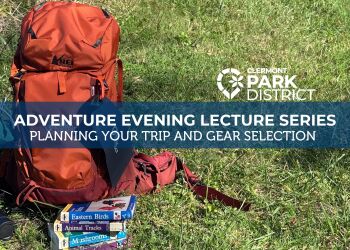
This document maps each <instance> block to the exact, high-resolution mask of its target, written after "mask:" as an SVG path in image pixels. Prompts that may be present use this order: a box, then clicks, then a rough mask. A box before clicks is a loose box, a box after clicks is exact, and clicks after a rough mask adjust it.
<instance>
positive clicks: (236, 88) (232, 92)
mask: <svg viewBox="0 0 350 250" xmlns="http://www.w3.org/2000/svg"><path fill="white" fill-rule="evenodd" d="M225 75H230V77H231V79H230V80H229V81H228V82H229V83H231V89H228V88H225V87H224V85H223V84H222V82H223V80H224V76H225ZM242 80H243V76H241V72H239V70H237V69H234V68H227V69H224V70H223V71H221V72H220V73H219V75H218V77H217V79H216V84H217V86H218V88H219V90H220V91H221V92H222V93H223V94H224V96H226V97H227V98H229V99H233V98H234V97H235V96H236V95H237V94H238V93H239V92H240V91H241V89H242V88H244V85H243V83H242Z"/></svg>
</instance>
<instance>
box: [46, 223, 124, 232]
mask: <svg viewBox="0 0 350 250" xmlns="http://www.w3.org/2000/svg"><path fill="white" fill-rule="evenodd" d="M53 229H54V231H55V232H117V231H126V222H125V221H72V222H61V221H59V220H56V221H55V223H54V224H53Z"/></svg>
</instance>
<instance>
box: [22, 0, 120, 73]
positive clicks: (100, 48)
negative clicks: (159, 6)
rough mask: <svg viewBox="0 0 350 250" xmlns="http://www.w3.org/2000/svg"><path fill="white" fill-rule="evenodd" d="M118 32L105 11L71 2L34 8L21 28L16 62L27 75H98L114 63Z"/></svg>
mask: <svg viewBox="0 0 350 250" xmlns="http://www.w3.org/2000/svg"><path fill="white" fill-rule="evenodd" d="M119 33H120V28H119V25H118V24H117V22H116V21H115V20H114V18H113V17H112V16H110V15H109V14H108V13H107V12H106V11H104V10H102V9H100V8H97V7H92V6H88V5H85V4H80V3H74V2H46V3H43V4H39V5H37V6H36V7H34V8H33V9H32V10H31V11H30V12H29V13H28V14H27V15H26V16H25V17H24V19H23V22H22V26H21V42H20V50H19V54H20V61H21V66H22V68H24V69H25V70H28V71H48V70H60V71H71V70H83V71H84V70H85V71H98V70H101V68H103V67H104V66H105V65H106V64H108V63H111V61H115V59H116V53H117V50H118V43H119Z"/></svg>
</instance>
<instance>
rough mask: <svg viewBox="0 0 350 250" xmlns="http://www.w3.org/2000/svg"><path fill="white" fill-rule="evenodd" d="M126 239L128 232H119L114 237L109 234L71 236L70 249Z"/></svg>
mask: <svg viewBox="0 0 350 250" xmlns="http://www.w3.org/2000/svg"><path fill="white" fill-rule="evenodd" d="M125 238H126V232H118V233H117V234H116V235H114V236H110V235H109V234H101V233H93V232H92V233H87V234H80V235H70V236H69V247H70V248H73V247H79V246H85V245H91V244H96V243H100V242H106V241H110V240H122V239H125Z"/></svg>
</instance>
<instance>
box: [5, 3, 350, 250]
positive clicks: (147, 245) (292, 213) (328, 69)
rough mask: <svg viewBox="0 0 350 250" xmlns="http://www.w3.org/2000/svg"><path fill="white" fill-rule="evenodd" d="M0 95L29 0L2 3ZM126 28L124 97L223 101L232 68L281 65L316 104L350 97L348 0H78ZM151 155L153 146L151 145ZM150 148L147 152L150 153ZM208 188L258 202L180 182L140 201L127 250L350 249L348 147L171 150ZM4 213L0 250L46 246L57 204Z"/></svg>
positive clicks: (123, 39) (7, 204) (9, 203)
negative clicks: (200, 193) (220, 84)
mask: <svg viewBox="0 0 350 250" xmlns="http://www.w3.org/2000/svg"><path fill="white" fill-rule="evenodd" d="M1 1H2V2H1V6H0V11H1V12H0V25H1V26H0V29H1V35H0V95H1V97H3V98H4V97H5V96H6V95H7V93H9V83H8V81H7V78H8V72H9V65H10V62H11V57H12V56H13V53H14V49H15V47H16V43H17V39H18V34H19V24H20V20H21V18H22V16H23V13H25V12H26V11H27V10H28V8H29V7H30V6H31V5H32V4H33V3H34V2H32V1H19V0H18V1H15V0H6V1H5V0H1ZM85 2H86V3H90V4H94V5H98V6H102V7H103V8H105V9H107V10H108V11H109V12H110V13H112V14H113V15H114V16H115V17H116V19H117V20H118V22H119V24H120V26H121V27H122V37H121V44H120V45H121V47H120V57H121V58H122V59H123V61H124V63H125V95H126V100H127V101H227V99H226V98H225V97H224V96H223V95H222V94H221V93H220V92H219V91H218V90H217V87H216V82H215V79H216V76H217V74H218V72H220V71H221V70H222V69H224V68H227V67H235V68H240V69H247V68H249V67H287V68H288V69H289V71H290V72H291V73H293V74H296V75H298V77H299V78H298V85H299V86H300V87H304V88H315V89H317V92H316V96H315V97H316V98H315V100H318V101H349V99H350V85H349V75H350V74H349V73H350V65H349V58H350V3H349V1H348V0H318V1H317V0H276V1H268V0H236V1H228V0H173V1H170V0H159V1H158V0H145V1H137V0H120V1H112V0H110V1H107V0H106V1H85ZM157 151H158V150H157ZM157 151H156V150H148V151H147V152H149V153H156V152H157ZM174 151H175V152H176V153H177V154H178V155H179V156H180V157H181V158H183V159H184V160H185V162H186V163H187V164H188V165H189V166H190V167H191V169H193V170H194V171H195V172H196V173H198V174H199V175H200V176H201V177H202V178H203V180H204V182H206V183H207V184H208V185H211V186H213V187H215V188H218V189H220V190H222V191H224V192H225V193H227V194H230V195H232V196H234V197H238V198H240V199H247V200H248V201H250V202H251V203H253V206H252V210H251V211H250V212H248V213H244V212H239V211H237V210H234V209H231V208H227V207H224V206H222V205H221V204H219V203H202V202H200V201H199V200H197V199H196V198H195V197H194V196H193V194H192V193H191V192H190V191H189V190H188V189H187V188H185V184H184V183H183V181H182V180H181V179H179V180H178V181H177V182H176V183H175V184H173V185H170V186H168V187H166V188H165V189H164V191H163V192H161V193H157V194H152V195H148V196H144V197H141V198H140V199H139V204H138V209H137V216H136V218H135V220H133V221H132V223H130V228H129V230H130V231H129V232H130V234H131V235H132V244H133V247H134V249H350V231H349V230H350V217H349V214H350V185H349V184H350V155H349V151H348V150H297V149H284V150H274V149H239V150H238V149H220V150H219V149H186V150H174ZM2 197H3V198H0V209H1V208H2V209H4V210H6V211H8V212H9V214H10V216H11V218H13V219H14V220H15V221H16V223H17V226H18V227H17V230H16V235H15V237H14V238H13V239H12V240H11V241H9V242H0V249H11V250H12V249H47V248H48V242H49V240H48V236H47V232H46V221H45V218H46V219H48V220H50V221H52V220H53V218H54V217H55V216H56V214H57V210H55V209H51V210H43V214H40V212H39V210H38V209H37V208H36V207H35V206H25V207H23V208H20V209H19V208H15V207H14V206H13V199H11V197H8V196H6V195H3V196H2Z"/></svg>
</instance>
